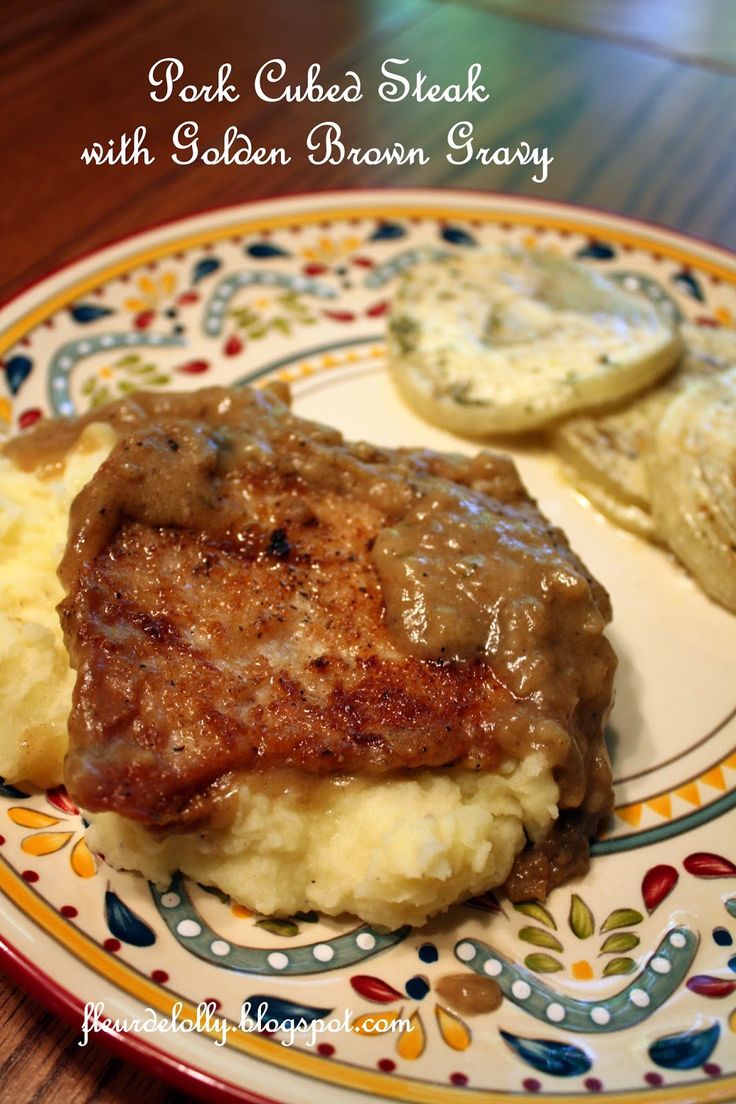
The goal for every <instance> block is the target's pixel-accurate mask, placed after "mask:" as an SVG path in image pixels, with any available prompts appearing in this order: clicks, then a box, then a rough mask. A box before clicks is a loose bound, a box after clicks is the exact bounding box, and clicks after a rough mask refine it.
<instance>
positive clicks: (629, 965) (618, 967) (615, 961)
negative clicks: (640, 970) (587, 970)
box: [603, 958, 636, 977]
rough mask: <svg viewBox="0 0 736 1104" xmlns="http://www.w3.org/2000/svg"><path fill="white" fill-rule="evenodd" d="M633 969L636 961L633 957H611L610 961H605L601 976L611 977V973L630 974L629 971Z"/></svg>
mask: <svg viewBox="0 0 736 1104" xmlns="http://www.w3.org/2000/svg"><path fill="white" fill-rule="evenodd" d="M635 969H636V963H635V962H634V960H633V958H612V959H611V961H610V962H607V963H606V968H605V970H604V971H603V976H604V977H611V975H612V974H630V973H631V971H632V970H635Z"/></svg>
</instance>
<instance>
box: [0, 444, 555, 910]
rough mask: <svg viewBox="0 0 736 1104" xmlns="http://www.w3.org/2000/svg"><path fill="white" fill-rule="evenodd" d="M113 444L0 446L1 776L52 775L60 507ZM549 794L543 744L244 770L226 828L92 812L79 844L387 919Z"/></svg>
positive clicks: (68, 680) (493, 868)
mask: <svg viewBox="0 0 736 1104" xmlns="http://www.w3.org/2000/svg"><path fill="white" fill-rule="evenodd" d="M114 442H115V435H114V432H113V431H112V430H111V429H110V428H109V427H108V426H105V425H91V426H89V427H87V429H85V431H84V433H83V434H82V436H81V438H80V440H79V442H78V444H77V445H76V447H75V448H74V449H73V450H72V452H71V453H70V454H69V457H68V460H67V463H66V467H65V470H64V471H63V472H62V473H60V474H59V475H58V476H56V477H54V478H43V477H41V476H40V475H38V474H35V473H27V472H22V471H20V470H19V469H18V468H16V467H15V466H14V465H13V464H12V463H11V462H10V461H9V460H6V459H3V458H0V565H1V568H2V577H3V586H2V591H1V593H0V710H2V714H3V717H4V722H3V734H2V739H0V774H2V775H3V776H4V777H5V778H7V779H9V780H11V781H19V780H27V781H31V782H33V783H35V784H36V785H38V786H42V787H47V786H54V785H58V784H59V783H60V782H61V781H62V776H63V770H62V768H63V759H64V755H65V753H66V746H67V727H66V725H67V717H68V715H69V710H70V708H71V695H72V688H73V685H74V673H73V672H72V671H71V670H70V669H69V664H68V660H67V655H66V651H65V648H64V644H63V639H62V634H61V629H60V626H59V620H58V617H57V614H56V609H55V607H56V605H57V603H58V602H60V601H61V599H62V597H63V595H62V590H61V586H60V584H59V581H58V579H57V577H56V566H57V563H58V561H59V559H60V558H61V554H62V551H63V548H64V543H65V540H66V532H67V517H68V511H69V506H70V504H71V502H72V500H73V498H74V497H75V495H76V494H77V492H78V491H79V490H80V489H81V487H82V486H83V485H84V484H85V483H86V482H87V481H88V480H89V479H90V478H91V477H92V475H93V474H94V472H95V471H96V469H97V467H98V466H99V465H100V464H101V463H102V461H103V460H104V459H105V457H106V456H107V454H108V453H109V451H110V449H111V448H112V446H113V445H114ZM557 799H558V788H557V785H556V783H555V781H554V779H553V777H552V772H551V770H550V769H549V767H548V766H547V765H546V764H545V761H544V759H543V757H542V756H541V755H539V754H535V755H532V756H530V757H529V758H528V759H527V760H526V761H525V762H524V763H521V764H518V763H515V762H513V761H509V762H508V763H507V764H506V765H505V766H504V768H503V769H502V770H501V771H500V772H499V773H498V774H483V773H476V772H474V771H469V770H460V769H452V770H445V771H440V770H421V771H417V772H415V773H411V774H409V773H407V774H404V775H402V776H398V777H390V778H357V777H335V778H316V777H313V776H308V775H304V774H300V773H299V772H296V771H279V772H274V773H273V774H270V775H269V774H264V775H251V776H246V777H243V778H242V779H241V784H240V787H239V789H238V792H237V795H236V797H235V801H236V812H235V816H234V819H233V821H232V823H231V824H230V825H229V826H228V827H226V828H220V829H218V830H212V831H210V832H208V833H206V834H205V833H194V832H192V833H186V834H181V833H176V834H173V835H171V836H169V837H168V838H159V837H157V836H156V835H155V834H153V833H151V832H149V831H148V830H147V829H146V828H144V827H142V826H141V825H139V824H136V823H133V822H132V821H128V820H125V819H124V818H122V817H120V816H118V815H117V814H115V813H103V814H100V815H98V816H95V818H94V823H93V825H92V827H91V829H90V831H89V843H90V846H91V847H92V848H93V849H94V850H98V851H100V852H102V853H103V854H104V855H105V858H106V860H107V861H108V862H110V863H111V864H112V865H113V866H116V867H121V868H124V869H130V870H139V871H141V872H142V873H143V874H144V875H145V876H146V877H148V878H150V879H151V880H152V881H155V882H158V883H160V884H166V883H167V882H168V880H169V877H170V875H171V874H172V873H173V872H174V871H175V870H177V869H180V870H182V871H183V872H184V873H185V874H188V875H189V876H190V877H192V878H194V879H195V880H196V881H198V882H201V883H203V884H208V885H215V886H218V887H219V888H220V889H222V890H224V892H225V893H228V894H230V896H231V897H232V898H233V899H234V900H236V901H240V902H242V903H243V904H245V905H247V906H249V907H250V908H252V909H254V910H256V911H258V912H261V913H264V914H267V915H289V914H292V913H294V912H298V911H300V910H306V909H317V910H318V911H320V912H323V913H326V914H329V915H339V914H340V913H344V912H349V913H355V914H356V915H358V916H360V917H361V918H362V919H363V920H366V921H368V922H369V923H374V924H381V925H385V926H387V927H390V928H393V927H397V926H399V925H401V924H421V923H423V922H424V921H425V920H426V919H427V917H428V916H429V915H430V914H433V913H436V912H440V911H442V910H443V909H445V908H447V907H448V906H449V905H451V904H452V903H454V902H455V901H457V900H461V899H463V898H467V897H469V896H472V895H473V894H476V893H480V892H482V891H483V890H485V889H488V888H489V887H490V886H495V885H500V884H501V883H503V882H504V881H505V879H506V877H507V875H508V873H509V871H510V869H511V864H512V862H513V860H514V857H515V855H516V854H517V853H518V851H519V850H520V849H521V848H522V847H523V846H524V843H525V841H526V836H527V835H528V836H529V837H531V838H532V839H538V838H539V837H540V836H542V835H544V833H545V832H546V830H547V828H548V827H549V825H550V824H551V822H552V820H553V819H554V818H555V817H556V816H557Z"/></svg>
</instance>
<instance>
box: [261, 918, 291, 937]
mask: <svg viewBox="0 0 736 1104" xmlns="http://www.w3.org/2000/svg"><path fill="white" fill-rule="evenodd" d="M256 927H257V928H263V929H264V931H267V932H271V934H272V935H282V936H284V937H285V938H288V937H290V936H292V935H298V934H299V925H298V924H295V923H294V921H293V920H276V919H273V918H271V917H269V918H268V919H266V920H256Z"/></svg>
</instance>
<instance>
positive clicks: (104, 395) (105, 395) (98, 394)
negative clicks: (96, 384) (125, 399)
mask: <svg viewBox="0 0 736 1104" xmlns="http://www.w3.org/2000/svg"><path fill="white" fill-rule="evenodd" d="M111 399H112V395H111V394H110V389H109V388H108V387H100V389H99V391H95V393H94V395H93V396H92V398H91V400H90V404H89V405H90V406H91V407H96V406H103V405H104V404H105V403H106V402H110V400H111Z"/></svg>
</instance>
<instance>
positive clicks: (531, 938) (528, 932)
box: [519, 928, 562, 951]
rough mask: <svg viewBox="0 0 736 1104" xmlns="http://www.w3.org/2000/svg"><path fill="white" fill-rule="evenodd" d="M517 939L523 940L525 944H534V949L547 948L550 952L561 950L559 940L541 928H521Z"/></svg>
mask: <svg viewBox="0 0 736 1104" xmlns="http://www.w3.org/2000/svg"><path fill="white" fill-rule="evenodd" d="M519 939H523V940H524V942H525V943H534V945H535V946H536V947H549V949H550V950H552V951H561V950H562V944H561V943H560V941H559V939H557V937H556V936H554V935H552V933H551V932H548V931H545V930H544V929H543V928H522V929H521V931H520V932H519Z"/></svg>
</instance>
